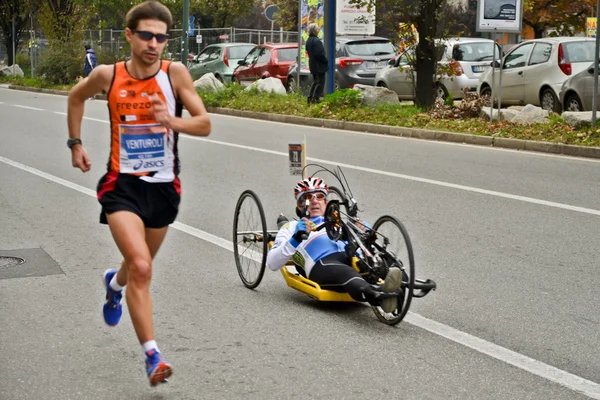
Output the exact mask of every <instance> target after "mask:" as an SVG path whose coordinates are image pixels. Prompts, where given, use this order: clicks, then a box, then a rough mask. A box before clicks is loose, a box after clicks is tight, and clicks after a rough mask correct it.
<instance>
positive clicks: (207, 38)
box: [0, 27, 298, 76]
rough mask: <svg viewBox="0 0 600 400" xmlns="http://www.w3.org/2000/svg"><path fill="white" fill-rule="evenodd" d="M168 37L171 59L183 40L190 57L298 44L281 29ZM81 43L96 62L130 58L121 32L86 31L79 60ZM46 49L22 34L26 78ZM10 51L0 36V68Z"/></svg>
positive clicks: (37, 38)
mask: <svg viewBox="0 0 600 400" xmlns="http://www.w3.org/2000/svg"><path fill="white" fill-rule="evenodd" d="M170 35H171V37H170V39H169V41H168V43H167V46H165V50H164V54H163V58H165V59H172V60H179V59H181V52H182V51H183V45H184V43H185V42H184V40H187V43H188V53H189V54H190V55H193V54H198V53H199V52H201V51H202V50H203V49H204V48H205V47H206V46H208V45H209V44H215V43H234V42H244V43H254V44H259V43H265V42H294V43H296V42H298V32H294V31H284V30H282V29H280V30H265V29H262V30H261V29H242V28H234V27H230V28H203V29H195V30H194V31H193V32H191V33H190V34H189V36H187V37H184V36H183V35H182V30H181V29H172V30H171V32H170ZM84 44H89V45H91V46H92V48H93V49H94V50H96V54H97V57H98V58H99V60H98V61H99V62H102V61H104V62H106V61H105V60H106V59H107V58H108V59H110V60H109V61H110V62H112V61H111V60H125V59H127V58H129V56H130V48H129V44H128V43H127V40H126V39H125V31H124V30H116V29H96V30H87V31H85V32H84V42H83V43H81V54H82V57H83V54H84V51H83V45H84ZM48 49H49V47H48V41H47V40H46V38H45V36H44V34H43V33H41V32H33V31H32V32H29V31H28V32H24V33H23V34H22V37H21V40H20V42H19V43H18V45H17V46H16V53H17V64H19V66H20V67H21V69H22V70H23V71H24V72H25V74H26V75H27V76H35V69H36V67H37V65H38V64H39V60H40V58H41V57H43V54H44V52H45V51H47V50H48ZM12 51H13V49H12V48H6V46H5V43H4V38H3V37H2V35H1V34H0V65H3V64H4V65H6V63H7V61H8V54H9V53H11V54H12ZM103 58H104V59H105V60H103Z"/></svg>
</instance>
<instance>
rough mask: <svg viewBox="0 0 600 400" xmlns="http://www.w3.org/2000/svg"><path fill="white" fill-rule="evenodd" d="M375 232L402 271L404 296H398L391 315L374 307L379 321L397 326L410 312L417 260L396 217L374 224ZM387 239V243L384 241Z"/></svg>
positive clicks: (380, 220)
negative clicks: (395, 307)
mask: <svg viewBox="0 0 600 400" xmlns="http://www.w3.org/2000/svg"><path fill="white" fill-rule="evenodd" d="M373 230H374V231H376V232H377V233H378V234H381V235H377V239H376V243H377V244H378V245H379V246H381V247H384V248H385V252H386V253H388V254H390V255H391V256H393V258H394V259H395V264H397V265H396V266H398V267H400V269H401V271H402V289H403V294H401V295H400V296H398V308H397V309H396V310H395V311H394V312H391V313H385V312H384V311H383V310H382V309H381V307H378V306H372V307H371V308H372V309H373V312H374V313H375V315H376V316H377V319H378V320H379V321H381V322H383V323H384V324H387V325H396V324H398V323H399V322H400V321H402V319H404V316H405V315H406V313H407V312H408V309H409V308H410V303H411V301H412V298H413V294H414V285H415V258H414V255H413V249H412V244H411V242H410V237H409V236H408V231H407V230H406V228H405V227H404V225H403V224H402V223H401V222H400V221H399V220H398V219H397V218H395V217H392V216H390V215H384V216H382V217H380V218H379V219H378V220H377V221H375V223H374V224H373ZM384 238H386V239H387V241H386V240H385V239H384Z"/></svg>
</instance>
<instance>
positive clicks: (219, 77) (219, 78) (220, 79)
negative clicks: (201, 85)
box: [215, 75, 225, 83]
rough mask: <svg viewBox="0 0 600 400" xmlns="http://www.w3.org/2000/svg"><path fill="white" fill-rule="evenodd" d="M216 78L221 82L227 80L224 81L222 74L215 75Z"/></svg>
mask: <svg viewBox="0 0 600 400" xmlns="http://www.w3.org/2000/svg"><path fill="white" fill-rule="evenodd" d="M215 78H217V79H218V80H219V82H221V83H225V82H224V81H223V78H222V77H221V75H216V76H215Z"/></svg>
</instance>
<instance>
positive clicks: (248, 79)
mask: <svg viewBox="0 0 600 400" xmlns="http://www.w3.org/2000/svg"><path fill="white" fill-rule="evenodd" d="M296 58H298V43H265V44H259V45H258V46H255V47H254V48H253V49H252V50H250V52H249V53H248V54H247V55H246V58H244V59H243V60H240V61H238V66H237V68H236V69H235V70H234V71H233V78H232V80H233V82H237V83H239V84H241V85H244V86H247V85H250V84H251V83H252V82H254V81H256V80H258V79H261V77H269V76H270V77H272V78H278V79H280V80H281V83H283V86H284V87H287V86H286V85H287V77H288V69H289V68H290V66H291V65H292V64H293V63H295V62H296Z"/></svg>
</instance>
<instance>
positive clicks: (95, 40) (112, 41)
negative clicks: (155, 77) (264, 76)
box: [85, 27, 298, 60]
mask: <svg viewBox="0 0 600 400" xmlns="http://www.w3.org/2000/svg"><path fill="white" fill-rule="evenodd" d="M182 33H183V32H182V30H181V29H172V30H171V32H170V35H171V37H170V39H169V41H168V43H167V46H166V47H165V55H164V56H165V58H170V59H174V60H176V59H178V58H180V57H181V52H182V50H183V46H184V43H185V42H184V41H185V40H187V43H188V53H190V54H198V53H199V52H201V51H202V49H204V48H205V47H206V46H208V45H210V44H215V43H234V42H245V43H254V44H258V43H265V42H297V41H298V32H291V31H284V30H273V31H271V30H260V29H241V28H234V27H230V28H203V29H195V30H194V31H193V32H190V33H189V34H188V36H187V37H184V36H183V35H182ZM85 40H86V42H88V43H91V44H92V46H93V47H94V48H95V49H100V50H106V49H108V51H110V52H111V53H112V54H114V55H120V56H122V57H125V58H127V57H128V56H129V48H128V47H127V41H126V40H125V31H124V30H114V29H109V30H95V31H94V30H89V31H87V32H86V38H85Z"/></svg>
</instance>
